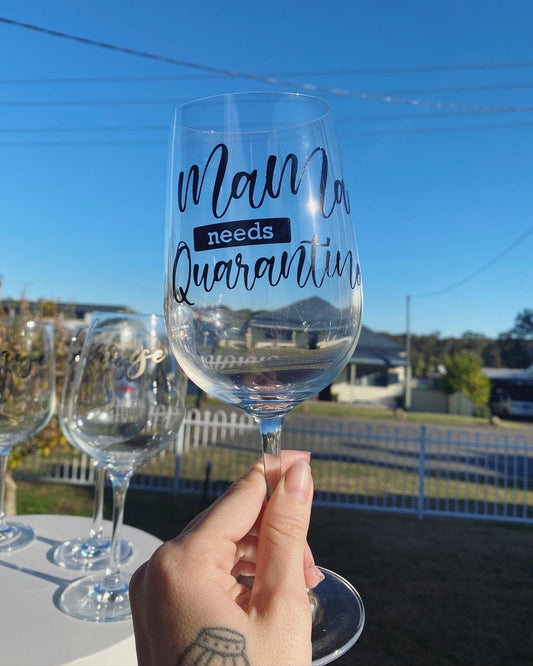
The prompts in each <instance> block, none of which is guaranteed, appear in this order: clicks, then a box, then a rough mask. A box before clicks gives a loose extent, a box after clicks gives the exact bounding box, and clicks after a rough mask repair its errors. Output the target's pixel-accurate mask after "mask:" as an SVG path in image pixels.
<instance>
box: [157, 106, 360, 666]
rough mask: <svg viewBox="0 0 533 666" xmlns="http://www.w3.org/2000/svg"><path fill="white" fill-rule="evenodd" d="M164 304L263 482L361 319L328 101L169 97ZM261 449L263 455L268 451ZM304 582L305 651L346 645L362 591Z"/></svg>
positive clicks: (194, 372) (355, 632)
mask: <svg viewBox="0 0 533 666" xmlns="http://www.w3.org/2000/svg"><path fill="white" fill-rule="evenodd" d="M170 161H171V174H170V188H169V201H168V212H167V218H168V227H169V231H168V235H167V265H166V280H165V317H166V323H167V331H168V334H169V339H170V343H171V346H172V350H173V352H174V354H175V355H176V358H177V359H178V361H179V363H180V365H181V367H182V368H183V370H184V372H185V373H186V374H187V375H188V376H189V378H190V379H191V380H192V381H193V382H194V383H195V384H196V385H197V386H199V387H200V388H201V389H203V390H205V391H206V392H208V393H210V394H211V395H213V396H215V397H216V398H218V399H220V400H222V401H223V402H226V403H228V404H230V405H235V406H238V407H241V408H242V409H244V410H245V411H246V412H248V413H249V414H251V415H252V416H253V417H254V419H255V421H256V422H257V424H258V427H259V431H260V436H261V442H262V449H263V452H264V465H265V473H266V480H267V492H268V493H271V491H272V489H273V488H274V487H275V485H276V483H277V481H278V479H279V478H280V435H281V427H282V423H283V420H284V418H285V416H286V415H287V413H288V412H289V411H290V410H291V409H292V408H293V407H294V406H295V405H297V404H299V403H301V402H302V401H304V400H306V399H308V398H310V397H312V396H314V395H316V394H317V393H318V392H319V391H320V390H321V389H322V388H324V387H325V386H327V385H328V384H330V383H331V382H332V381H333V380H334V379H335V377H336V376H337V375H338V374H339V373H340V372H341V370H342V369H343V368H344V366H345V365H346V364H347V363H348V361H349V360H350V358H351V356H352V354H353V351H354V349H355V346H356V343H357V340H358V338H359V333H360V329H361V318H362V283H361V272H360V267H359V260H358V254H357V247H356V242H355V233H354V226H353V223H352V221H351V219H350V201H349V197H348V192H347V189H346V186H345V183H344V180H343V176H342V167H341V161H340V156H339V151H338V147H337V143H336V138H335V131H334V127H333V120H332V113H331V110H330V107H329V106H328V105H327V104H326V103H325V102H323V101H322V100H320V99H317V98H314V97H310V96H307V95H300V94H292V93H241V94H230V95H221V96H216V97H211V98H206V99H203V100H197V101H193V102H190V103H188V104H186V105H184V106H183V107H181V108H180V109H178V110H177V111H176V114H175V118H174V124H173V133H172V144H171V159H170ZM271 454H272V455H271ZM323 573H325V579H324V581H322V582H321V583H320V585H319V586H318V587H317V588H316V589H315V590H314V591H313V592H311V593H310V600H311V606H312V609H313V663H315V664H325V663H328V662H329V661H332V660H333V659H335V658H337V657H338V656H340V655H341V654H342V653H343V652H345V651H346V650H348V649H349V648H350V647H351V646H352V645H353V643H354V642H355V641H356V640H357V638H358V637H359V635H360V633H361V631H362V627H363V623H364V608H363V604H362V601H361V599H360V597H359V595H358V594H357V592H356V591H355V590H354V588H353V587H352V586H351V585H350V583H348V582H347V581H344V580H343V579H342V578H341V577H340V576H338V575H336V574H334V573H332V572H328V571H324V570H323Z"/></svg>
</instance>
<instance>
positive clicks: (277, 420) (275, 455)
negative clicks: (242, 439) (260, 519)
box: [256, 415, 284, 498]
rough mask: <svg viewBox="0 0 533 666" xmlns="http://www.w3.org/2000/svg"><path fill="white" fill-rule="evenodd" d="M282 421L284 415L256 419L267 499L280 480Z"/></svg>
mask: <svg viewBox="0 0 533 666" xmlns="http://www.w3.org/2000/svg"><path fill="white" fill-rule="evenodd" d="M283 419H284V415H281V416H280V415H277V416H258V417H256V420H257V423H258V426H259V432H260V434H261V445H262V449H263V464H264V466H265V479H266V484H267V497H268V498H270V496H271V495H272V493H273V492H274V488H275V487H276V486H277V485H278V481H279V480H280V478H281V426H282V424H283Z"/></svg>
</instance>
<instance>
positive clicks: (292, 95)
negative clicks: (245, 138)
mask: <svg viewBox="0 0 533 666" xmlns="http://www.w3.org/2000/svg"><path fill="white" fill-rule="evenodd" d="M245 97H249V98H250V99H253V98H254V97H255V98H256V99H257V100H258V99H259V98H260V97H263V98H265V99H266V98H272V99H274V98H278V99H281V100H294V101H296V100H298V101H300V100H301V101H302V102H304V101H305V102H308V103H309V104H313V105H315V106H316V107H317V108H318V107H320V109H321V110H320V112H317V113H316V115H315V116H314V117H312V118H310V119H308V120H299V121H294V122H292V123H291V122H287V123H283V124H280V126H279V127H274V128H269V129H250V130H243V129H228V128H225V129H213V128H212V127H208V126H206V125H199V126H198V125H194V124H190V123H186V122H183V121H182V120H180V118H179V116H180V114H182V113H183V112H184V111H186V110H189V109H191V110H192V109H194V107H198V108H200V107H204V108H205V107H206V106H207V104H213V103H215V102H217V101H220V102H222V101H223V100H227V99H230V98H236V99H239V98H241V99H242V98H245ZM328 115H332V108H331V105H330V104H329V103H328V102H326V100H324V99H322V98H321V97H317V96H316V95H310V94H308V93H305V92H292V91H268V90H254V91H240V92H228V93H220V94H216V95H207V96H205V97H199V98H197V99H191V100H189V101H187V102H184V103H183V104H181V105H180V106H178V107H177V108H176V109H175V111H174V124H175V126H178V125H179V126H180V127H182V128H185V129H187V130H190V131H193V132H201V133H203V134H212V135H217V134H220V135H224V134H226V135H227V134H263V133H270V132H280V131H283V130H292V129H294V128H296V127H300V126H303V125H309V124H311V123H315V122H319V121H321V120H322V119H323V118H325V117H326V116H328Z"/></svg>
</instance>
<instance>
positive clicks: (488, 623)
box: [18, 481, 533, 666]
mask: <svg viewBox="0 0 533 666" xmlns="http://www.w3.org/2000/svg"><path fill="white" fill-rule="evenodd" d="M18 499H19V512H23V511H33V512H47V513H48V512H58V513H78V512H80V513H81V514H82V515H88V514H89V513H90V512H91V507H92V490H91V489H89V488H80V487H72V486H67V485H63V484H43V483H37V482H33V481H19V482H18ZM205 506H206V504H205V503H204V502H203V501H202V499H201V498H197V497H194V498H193V497H190V496H183V495H182V496H178V497H176V498H175V497H173V496H171V495H169V494H166V493H155V492H147V491H130V492H129V493H128V497H127V500H126V513H125V522H126V523H128V524H130V525H134V526H136V527H139V528H140V529H144V530H146V531H148V532H150V533H152V534H155V535H156V536H159V537H160V538H162V539H169V538H172V537H173V536H175V535H176V534H177V533H178V532H179V531H180V530H181V529H182V528H183V527H184V526H185V525H186V524H187V523H188V522H189V520H190V519H191V518H192V517H193V516H194V515H196V514H197V513H198V512H199V511H200V510H202V509H203V508H204V507H205ZM109 508H110V497H109V494H108V495H107V508H106V512H107V513H109ZM309 542H310V544H311V547H312V549H313V553H314V555H315V559H316V561H317V563H319V564H322V565H323V566H325V567H327V568H330V569H333V570H334V571H338V572H339V573H341V574H343V575H344V576H346V577H347V578H348V579H349V580H350V581H351V582H352V583H353V584H354V585H355V586H356V587H357V588H358V590H359V591H360V593H361V595H362V597H363V599H364V602H365V607H366V625H365V629H364V631H363V634H362V636H361V638H360V640H359V642H358V643H357V644H356V645H355V646H354V648H352V650H350V652H349V653H348V654H347V655H346V656H345V657H342V658H341V659H340V660H338V661H337V662H335V664H336V665H338V666H354V665H357V664H364V665H365V666H478V665H479V666H507V665H509V666H530V665H531V664H532V663H533V632H532V631H531V609H532V608H533V567H532V566H531V553H532V552H533V527H532V526H524V525H518V524H515V525H512V524H503V523H487V522H481V521H470V520H469V521H466V520H460V519H440V520H439V519H435V518H433V519H427V518H426V519H424V520H423V521H418V520H416V519H415V518H413V517H411V516H405V515H397V514H389V513H381V512H369V511H367V512H365V511H354V510H343V509H332V508H321V507H315V508H314V510H313V516H312V521H311V528H310V532H309Z"/></svg>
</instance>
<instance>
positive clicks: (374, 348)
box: [331, 326, 408, 407]
mask: <svg viewBox="0 0 533 666" xmlns="http://www.w3.org/2000/svg"><path fill="white" fill-rule="evenodd" d="M407 365H408V360H407V354H406V352H405V350H404V349H403V348H402V347H401V346H400V345H397V344H396V343H395V342H393V341H392V340H390V339H389V338H387V337H386V336H385V335H381V334H380V333H374V332H373V331H371V330H370V329H368V328H366V327H365V326H363V327H362V329H361V336H360V337H359V342H358V344H357V347H356V348H355V351H354V353H353V355H352V358H351V359H350V362H349V363H348V365H347V366H346V368H345V369H344V370H343V371H342V372H341V374H340V375H339V376H338V377H337V379H336V380H335V381H334V382H333V384H332V386H331V393H332V395H334V396H335V397H336V398H337V400H338V401H340V402H358V403H369V404H378V405H383V406H387V407H395V406H397V405H398V404H399V403H400V402H401V401H402V400H403V395H404V391H405V370H406V367H407Z"/></svg>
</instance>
